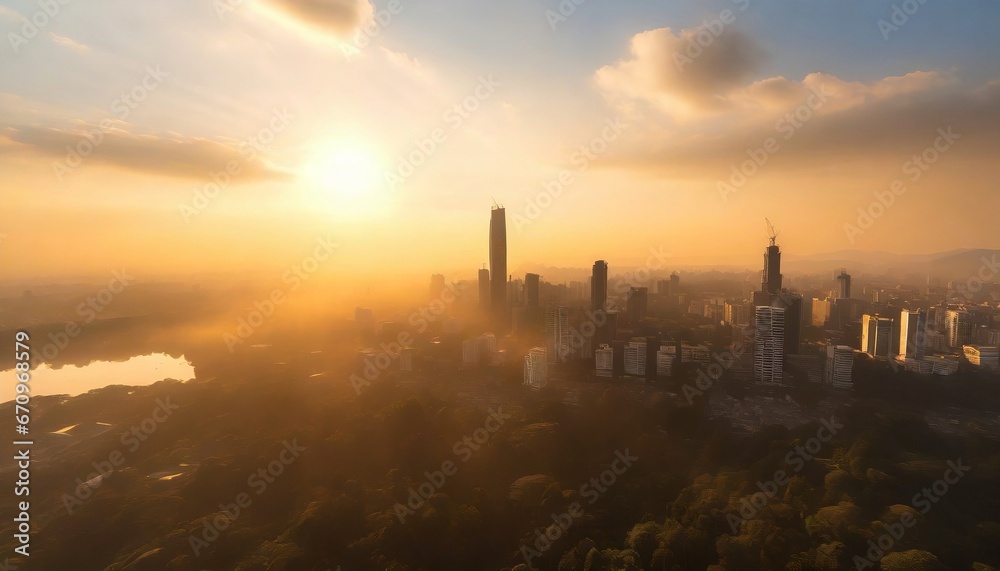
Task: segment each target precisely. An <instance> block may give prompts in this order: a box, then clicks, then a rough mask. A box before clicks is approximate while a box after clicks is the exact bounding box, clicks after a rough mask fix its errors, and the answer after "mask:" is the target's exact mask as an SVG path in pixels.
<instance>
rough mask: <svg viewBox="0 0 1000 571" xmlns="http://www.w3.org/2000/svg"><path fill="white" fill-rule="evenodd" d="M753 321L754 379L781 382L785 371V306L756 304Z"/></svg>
mask: <svg viewBox="0 0 1000 571" xmlns="http://www.w3.org/2000/svg"><path fill="white" fill-rule="evenodd" d="M754 323H755V328H756V333H755V338H756V341H755V347H754V362H753V377H754V380H755V381H759V382H765V383H781V382H782V381H783V380H784V373H785V369H784V362H785V308H783V307H769V306H765V305H761V306H758V307H757V308H756V311H755V319H754Z"/></svg>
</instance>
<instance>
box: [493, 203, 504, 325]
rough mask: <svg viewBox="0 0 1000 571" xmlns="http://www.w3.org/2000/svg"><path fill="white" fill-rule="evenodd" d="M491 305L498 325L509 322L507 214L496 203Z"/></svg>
mask: <svg viewBox="0 0 1000 571" xmlns="http://www.w3.org/2000/svg"><path fill="white" fill-rule="evenodd" d="M490 305H491V307H492V309H493V318H494V321H495V323H496V325H497V326H499V327H503V326H504V325H505V324H506V322H507V215H506V211H505V210H504V209H503V207H502V206H499V205H497V204H495V203H494V206H493V209H492V210H491V211H490Z"/></svg>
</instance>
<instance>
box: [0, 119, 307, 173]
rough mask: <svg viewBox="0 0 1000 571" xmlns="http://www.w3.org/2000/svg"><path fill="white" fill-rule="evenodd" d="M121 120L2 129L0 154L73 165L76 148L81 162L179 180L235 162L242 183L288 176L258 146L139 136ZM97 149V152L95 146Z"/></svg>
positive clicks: (0, 133)
mask: <svg viewBox="0 0 1000 571" xmlns="http://www.w3.org/2000/svg"><path fill="white" fill-rule="evenodd" d="M124 127H125V124H123V123H116V124H114V125H113V126H112V127H110V128H106V129H103V130H102V129H100V128H99V127H98V126H92V125H80V126H74V127H68V128H45V127H37V126H28V127H23V126H22V127H17V126H14V127H6V128H0V155H4V154H16V153H29V154H35V155H38V156H43V157H47V158H49V159H51V160H52V161H53V164H56V163H57V162H63V163H69V161H67V157H69V156H71V155H72V154H73V152H74V149H82V151H81V152H82V153H84V154H86V156H85V157H83V159H82V162H83V164H84V165H86V164H87V163H89V162H94V163H98V164H105V165H109V166H112V167H117V168H121V169H125V170H130V171H136V172H143V173H148V174H155V175H161V176H170V177H177V178H189V179H205V178H207V177H208V176H209V175H210V174H211V173H214V172H217V171H220V170H225V169H226V168H227V164H229V162H230V161H237V163H238V164H239V165H240V173H239V175H238V176H237V177H235V178H236V179H237V181H238V182H253V181H260V180H278V179H286V178H289V175H288V173H287V172H286V171H284V170H282V169H280V168H278V167H276V166H274V165H273V164H270V163H269V162H267V161H266V159H264V158H263V157H262V156H261V155H262V153H261V152H259V151H258V150H257V149H256V148H254V147H251V146H249V145H248V144H243V143H237V142H235V141H213V140H209V139H204V138H191V137H183V136H181V135H177V134H174V133H169V134H137V133H132V132H129V131H127V130H125V129H124ZM91 149H92V150H91Z"/></svg>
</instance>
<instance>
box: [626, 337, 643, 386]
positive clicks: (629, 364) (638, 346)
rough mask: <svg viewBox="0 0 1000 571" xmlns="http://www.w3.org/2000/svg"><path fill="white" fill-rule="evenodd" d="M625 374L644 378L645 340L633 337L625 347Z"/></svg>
mask: <svg viewBox="0 0 1000 571" xmlns="http://www.w3.org/2000/svg"><path fill="white" fill-rule="evenodd" d="M625 374H626V375H634V376H637V377H645V376H646V339H645V338H644V337H633V338H632V340H631V341H629V343H628V345H626V346H625Z"/></svg>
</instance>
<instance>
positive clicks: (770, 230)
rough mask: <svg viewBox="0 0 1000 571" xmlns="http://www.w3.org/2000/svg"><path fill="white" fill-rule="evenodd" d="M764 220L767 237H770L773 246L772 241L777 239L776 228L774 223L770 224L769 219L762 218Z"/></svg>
mask: <svg viewBox="0 0 1000 571" xmlns="http://www.w3.org/2000/svg"><path fill="white" fill-rule="evenodd" d="M764 222H767V237H768V238H770V239H771V245H772V246H773V245H774V241H775V240H777V239H778V230H777V229H775V227H774V224H771V221H770V220H768V219H767V218H765V219H764Z"/></svg>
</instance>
